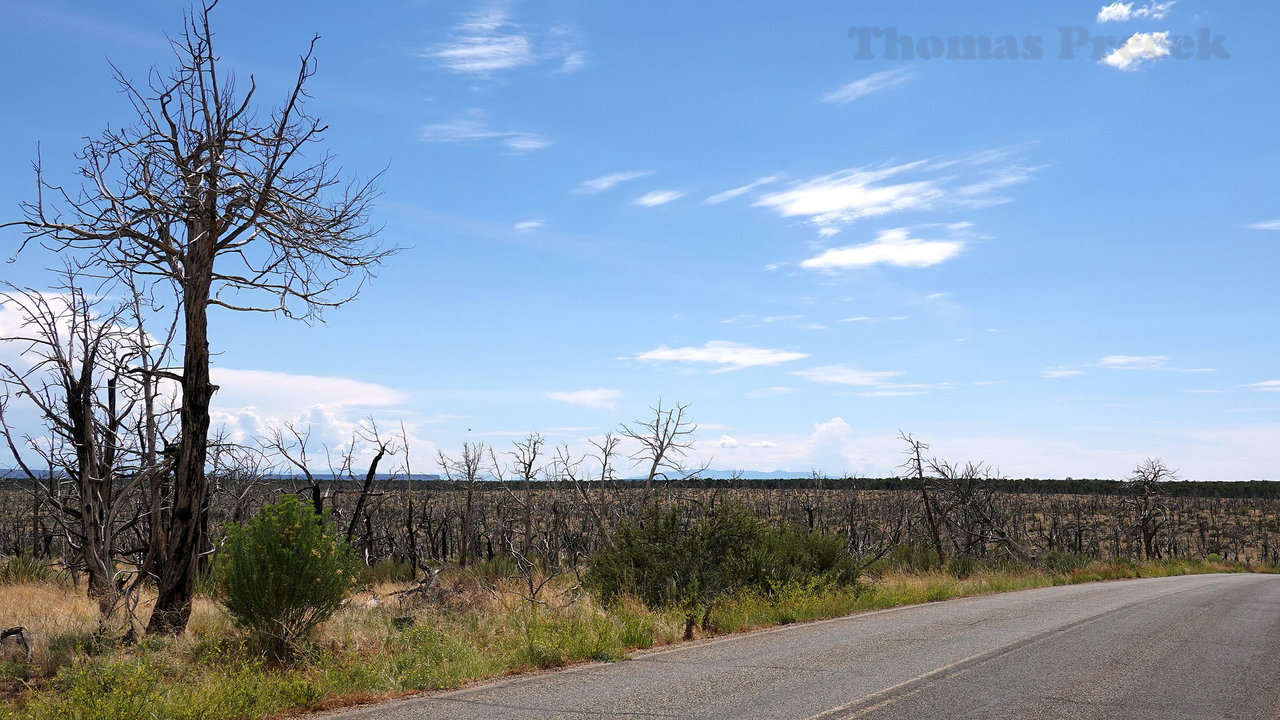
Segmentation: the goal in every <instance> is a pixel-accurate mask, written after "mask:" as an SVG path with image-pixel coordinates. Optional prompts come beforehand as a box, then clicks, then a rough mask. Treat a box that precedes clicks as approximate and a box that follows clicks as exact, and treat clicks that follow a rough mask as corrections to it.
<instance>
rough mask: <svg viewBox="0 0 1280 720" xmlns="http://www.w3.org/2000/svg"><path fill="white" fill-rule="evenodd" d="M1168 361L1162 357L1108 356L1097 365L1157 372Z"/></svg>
mask: <svg viewBox="0 0 1280 720" xmlns="http://www.w3.org/2000/svg"><path fill="white" fill-rule="evenodd" d="M1168 360H1169V358H1167V357H1165V356H1164V355H1108V356H1106V357H1104V358H1102V359H1101V360H1099V361H1098V365H1099V366H1101V367H1104V368H1113V369H1117V370H1159V369H1161V368H1163V367H1164V364H1165V362H1167V361H1168Z"/></svg>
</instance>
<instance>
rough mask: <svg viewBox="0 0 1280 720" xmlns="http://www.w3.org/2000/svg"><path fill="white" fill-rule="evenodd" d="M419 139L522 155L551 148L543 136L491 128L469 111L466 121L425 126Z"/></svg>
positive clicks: (477, 114)
mask: <svg viewBox="0 0 1280 720" xmlns="http://www.w3.org/2000/svg"><path fill="white" fill-rule="evenodd" d="M419 137H420V138H421V139H422V140H424V141H426V142H434V143H487V142H496V143H500V144H501V145H503V146H505V147H506V148H507V149H508V150H510V151H512V152H514V153H521V154H522V153H527V152H532V151H534V150H542V149H544V148H547V147H550V146H551V141H550V140H548V139H547V138H546V137H545V136H543V135H538V134H536V133H529V132H519V131H515V130H498V129H495V128H492V127H490V126H489V124H488V123H487V122H486V121H485V118H484V113H482V112H480V111H478V110H472V111H471V112H470V113H469V114H468V116H467V117H465V118H461V119H458V120H454V121H452V122H444V123H435V124H433V125H427V126H426V127H424V128H422V133H421V134H420V135H419Z"/></svg>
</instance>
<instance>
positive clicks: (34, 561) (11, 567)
mask: <svg viewBox="0 0 1280 720" xmlns="http://www.w3.org/2000/svg"><path fill="white" fill-rule="evenodd" d="M0 583H56V584H60V585H61V584H67V578H66V575H65V573H61V572H59V571H57V570H55V569H54V568H53V566H52V565H50V564H49V563H48V561H46V560H42V559H40V558H38V557H36V556H35V555H34V554H33V553H32V552H31V551H30V550H28V551H27V552H24V553H22V554H21V555H14V556H13V557H10V558H8V559H7V560H5V561H4V563H3V564H0Z"/></svg>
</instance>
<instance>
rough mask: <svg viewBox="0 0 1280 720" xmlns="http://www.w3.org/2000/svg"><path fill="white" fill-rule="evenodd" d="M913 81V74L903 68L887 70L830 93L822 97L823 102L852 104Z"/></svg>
mask: <svg viewBox="0 0 1280 720" xmlns="http://www.w3.org/2000/svg"><path fill="white" fill-rule="evenodd" d="M910 79H911V73H910V72H908V71H906V70H903V69H901V68H899V69H896V70H885V71H884V72H878V73H875V74H874V75H868V76H867V77H864V78H862V79H861V80H855V81H854V82H851V83H849V84H848V85H845V86H843V87H841V88H840V89H839V90H835V91H833V92H829V93H827V94H826V95H823V96H822V102H826V103H841V104H843V103H850V102H853V101H854V100H858V99H861V98H864V97H866V96H868V95H870V94H871V93H875V92H879V91H881V90H886V89H888V88H891V87H894V86H895V85H901V84H902V83H904V82H906V81H908V80H910Z"/></svg>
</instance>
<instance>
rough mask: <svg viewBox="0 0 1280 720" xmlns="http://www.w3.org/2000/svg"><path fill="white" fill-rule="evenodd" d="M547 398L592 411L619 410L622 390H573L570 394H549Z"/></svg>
mask: <svg viewBox="0 0 1280 720" xmlns="http://www.w3.org/2000/svg"><path fill="white" fill-rule="evenodd" d="M547 397H548V398H550V399H552V400H555V401H556V402H561V403H565V404H568V405H577V406H578V407H584V408H589V409H592V410H617V409H618V398H620V397H622V391H621V390H613V389H610V388H596V389H594V390H573V391H570V392H549V393H547Z"/></svg>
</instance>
